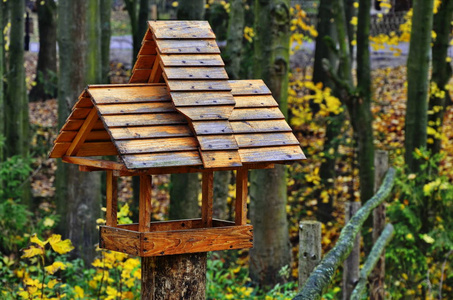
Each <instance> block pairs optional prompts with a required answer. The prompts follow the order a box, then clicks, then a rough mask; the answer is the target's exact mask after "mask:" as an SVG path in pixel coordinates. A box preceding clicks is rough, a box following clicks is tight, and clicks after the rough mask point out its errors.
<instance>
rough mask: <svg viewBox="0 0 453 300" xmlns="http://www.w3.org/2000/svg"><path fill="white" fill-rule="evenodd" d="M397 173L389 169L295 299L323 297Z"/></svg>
mask: <svg viewBox="0 0 453 300" xmlns="http://www.w3.org/2000/svg"><path fill="white" fill-rule="evenodd" d="M395 173H396V171H395V169H393V168H391V169H389V171H388V172H387V175H386V176H385V179H384V182H383V184H382V185H381V187H380V188H379V191H378V192H377V193H376V194H375V195H374V196H373V197H372V198H371V199H370V200H368V201H367V202H366V203H365V204H364V205H363V206H362V208H361V209H360V210H359V211H358V212H357V214H356V215H354V216H353V217H352V218H351V220H350V221H349V222H348V223H347V224H346V226H345V227H343V230H341V234H340V237H339V238H338V241H337V243H336V244H335V246H334V247H333V249H332V250H330V251H329V253H327V254H326V255H325V257H324V258H323V260H322V261H321V262H320V263H319V265H318V267H316V269H315V270H314V271H313V272H312V273H311V275H310V277H309V278H308V279H307V281H306V283H305V285H304V286H303V288H302V290H301V291H300V292H299V293H298V294H297V295H296V297H294V299H295V300H305V299H313V300H316V299H321V296H322V294H323V292H324V290H325V289H327V287H328V285H329V283H330V281H331V280H332V277H333V275H334V274H335V272H336V270H337V268H338V266H340V264H341V263H342V262H343V260H344V259H345V258H346V257H347V256H348V255H349V253H350V252H351V249H352V247H353V241H354V239H355V237H356V235H357V233H358V232H359V231H360V230H361V228H362V225H363V223H364V222H365V220H366V219H367V218H368V217H369V215H370V214H371V212H372V210H373V209H374V208H375V207H376V206H378V205H379V204H380V203H382V202H383V201H384V200H385V199H386V198H387V197H388V195H389V194H390V192H391V190H392V188H393V184H394V182H395Z"/></svg>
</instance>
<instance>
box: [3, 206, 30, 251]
mask: <svg viewBox="0 0 453 300" xmlns="http://www.w3.org/2000/svg"><path fill="white" fill-rule="evenodd" d="M31 215H32V214H31V213H30V211H28V209H27V206H26V205H23V204H20V203H19V202H18V200H12V199H8V200H6V201H4V202H1V203H0V232H1V233H2V234H0V250H1V252H3V253H10V252H17V250H18V249H20V248H21V247H23V246H25V243H26V240H25V239H24V237H26V236H27V235H26V233H27V232H28V231H29V230H30V216H31Z"/></svg>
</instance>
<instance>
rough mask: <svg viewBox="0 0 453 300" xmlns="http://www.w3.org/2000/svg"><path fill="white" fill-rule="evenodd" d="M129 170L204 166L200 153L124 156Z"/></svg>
mask: <svg viewBox="0 0 453 300" xmlns="http://www.w3.org/2000/svg"><path fill="white" fill-rule="evenodd" d="M123 160H124V163H125V164H126V167H127V168H128V169H144V168H159V167H177V166H198V165H202V164H203V163H202V162H201V158H200V155H199V153H198V151H183V152H169V153H153V154H136V155H125V156H123Z"/></svg>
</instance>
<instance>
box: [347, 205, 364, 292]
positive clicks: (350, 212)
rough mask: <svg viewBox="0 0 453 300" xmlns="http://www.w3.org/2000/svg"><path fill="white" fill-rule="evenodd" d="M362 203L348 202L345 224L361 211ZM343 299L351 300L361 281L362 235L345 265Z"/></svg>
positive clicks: (356, 240) (357, 238)
mask: <svg viewBox="0 0 453 300" xmlns="http://www.w3.org/2000/svg"><path fill="white" fill-rule="evenodd" d="M360 207H361V204H360V202H346V206H345V220H344V221H345V223H347V222H349V220H350V219H351V217H352V216H354V214H355V213H356V212H357V211H358V210H359V209H360ZM343 266H344V267H343V299H344V300H349V299H350V298H351V293H352V291H353V290H354V287H355V285H356V283H357V281H358V280H359V269H360V234H357V237H356V239H355V241H354V248H352V251H351V254H349V256H348V258H347V259H346V260H345V262H344V264H343Z"/></svg>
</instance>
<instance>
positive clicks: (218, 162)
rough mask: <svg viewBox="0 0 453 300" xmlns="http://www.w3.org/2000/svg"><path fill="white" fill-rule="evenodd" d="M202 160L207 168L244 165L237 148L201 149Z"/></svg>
mask: <svg viewBox="0 0 453 300" xmlns="http://www.w3.org/2000/svg"><path fill="white" fill-rule="evenodd" d="M200 155H201V160H202V161H203V166H204V167H205V168H224V167H225V168H228V167H240V166H242V163H241V157H240V156H239V153H238V151H237V150H233V151H226V150H221V151H201V152H200Z"/></svg>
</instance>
